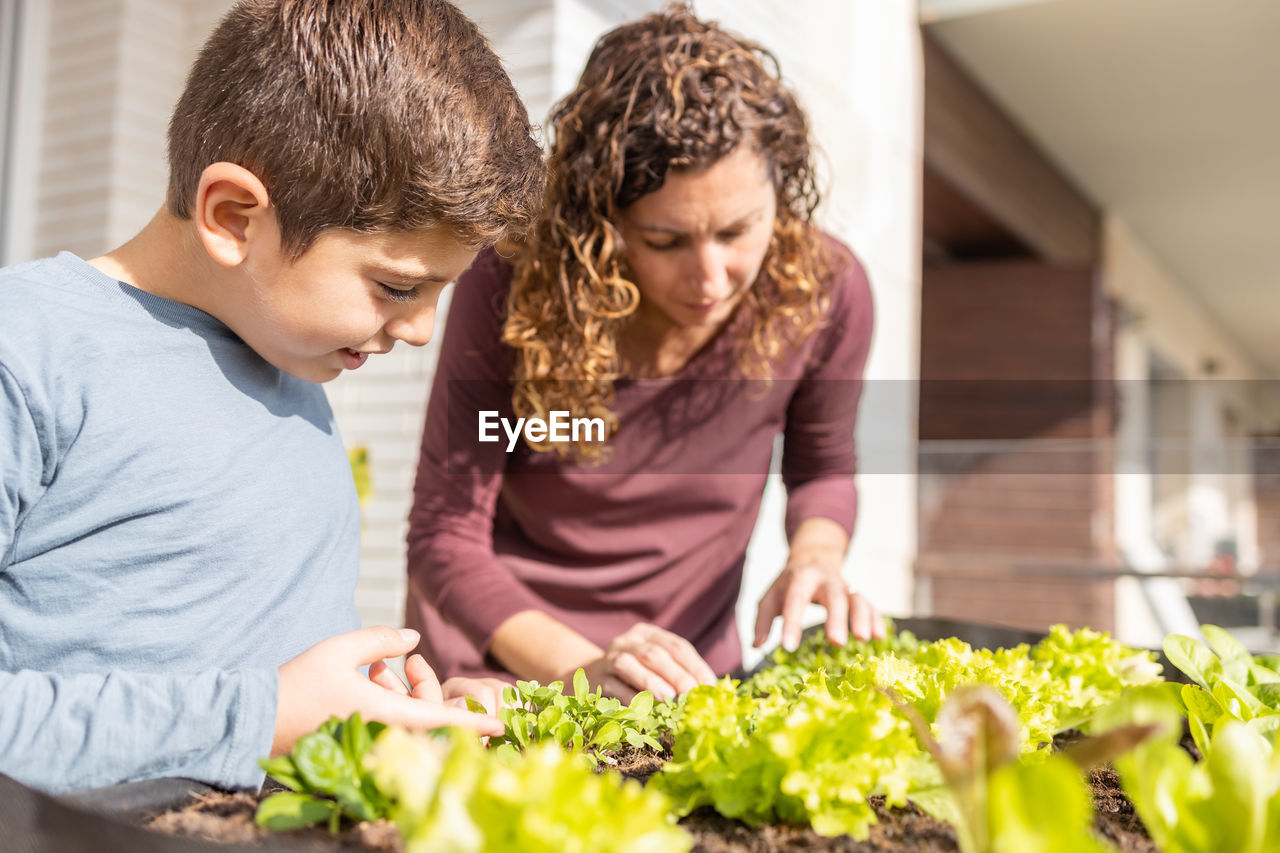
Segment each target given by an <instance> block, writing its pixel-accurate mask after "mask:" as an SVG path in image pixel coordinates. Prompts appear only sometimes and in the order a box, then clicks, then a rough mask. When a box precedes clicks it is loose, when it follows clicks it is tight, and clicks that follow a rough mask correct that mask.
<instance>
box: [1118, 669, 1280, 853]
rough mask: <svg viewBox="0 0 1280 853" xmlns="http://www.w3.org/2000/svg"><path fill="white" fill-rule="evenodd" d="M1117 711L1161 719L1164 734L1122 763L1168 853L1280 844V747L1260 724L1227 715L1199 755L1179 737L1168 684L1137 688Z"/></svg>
mask: <svg viewBox="0 0 1280 853" xmlns="http://www.w3.org/2000/svg"><path fill="white" fill-rule="evenodd" d="M1202 662H1204V661H1202ZM1109 714H1110V717H1111V718H1113V719H1122V720H1139V721H1150V722H1156V723H1159V724H1160V727H1161V734H1160V735H1159V736H1157V737H1155V738H1152V739H1151V740H1150V741H1148V742H1146V743H1143V744H1141V745H1139V746H1138V747H1137V748H1136V749H1134V750H1133V752H1131V753H1129V754H1127V755H1124V756H1121V757H1120V758H1118V759H1116V761H1115V766H1116V770H1117V771H1118V772H1119V774H1120V779H1121V784H1122V785H1123V787H1124V790H1125V793H1126V794H1127V795H1128V796H1129V799H1130V800H1131V801H1132V802H1133V805H1134V808H1135V810H1136V811H1137V813H1138V816H1139V817H1141V818H1142V822H1143V824H1144V825H1145V826H1146V827H1147V831H1148V832H1149V833H1150V835H1151V838H1152V840H1154V841H1155V843H1156V844H1157V845H1158V846H1159V848H1160V850H1161V851H1162V853H1272V852H1273V851H1276V850H1280V752H1277V751H1276V750H1275V749H1274V748H1273V747H1272V745H1271V743H1270V742H1269V741H1268V740H1267V739H1266V738H1265V737H1263V736H1262V735H1261V734H1260V733H1258V732H1257V731H1256V730H1255V729H1254V728H1251V727H1250V726H1249V725H1248V724H1246V723H1245V722H1242V721H1241V720H1239V719H1237V718H1234V717H1231V718H1228V719H1224V720H1221V721H1219V722H1218V723H1217V724H1216V725H1215V726H1214V727H1213V729H1212V731H1211V732H1209V733H1208V734H1207V735H1206V737H1207V740H1206V741H1205V745H1204V747H1203V749H1202V750H1201V751H1202V754H1203V760H1201V761H1196V760H1195V759H1193V758H1192V757H1191V755H1190V754H1189V753H1188V752H1187V751H1186V750H1185V749H1183V748H1182V747H1181V746H1180V745H1179V738H1180V736H1181V733H1182V716H1181V714H1180V709H1179V706H1178V702H1177V699H1176V698H1175V697H1173V696H1171V695H1170V694H1169V692H1168V691H1163V690H1146V691H1135V692H1133V693H1131V694H1129V695H1127V696H1126V697H1124V698H1123V699H1122V700H1121V701H1120V702H1119V703H1117V705H1116V706H1115V707H1114V708H1113V709H1111V711H1110V712H1109ZM1100 722H1101V721H1100Z"/></svg>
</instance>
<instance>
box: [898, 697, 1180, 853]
mask: <svg viewBox="0 0 1280 853" xmlns="http://www.w3.org/2000/svg"><path fill="white" fill-rule="evenodd" d="M885 692H886V694H887V695H889V696H890V698H891V699H893V700H894V702H895V705H897V707H898V710H899V711H900V712H901V713H902V714H903V715H904V716H906V717H907V718H908V719H909V720H911V723H912V725H913V726H914V727H915V729H916V733H917V736H918V737H919V738H920V741H921V743H923V744H924V746H925V748H926V749H927V750H928V751H929V754H930V755H932V756H933V758H934V760H935V761H936V762H937V765H938V769H939V770H940V772H941V776H942V780H943V784H942V785H941V786H939V787H938V788H935V789H933V790H929V791H922V792H917V793H915V794H913V795H912V797H911V799H912V800H913V801H914V802H916V803H917V804H918V805H921V806H922V807H923V808H925V810H926V811H928V812H929V813H930V814H933V815H934V816H935V817H938V818H940V819H942V820H946V821H947V822H949V823H951V824H953V825H954V826H955V827H956V835H957V839H958V841H959V844H960V849H961V851H963V853H1022V851H1027V850H1035V851H1039V853H1107V851H1113V850H1114V848H1112V847H1110V846H1109V845H1107V844H1105V843H1104V842H1102V841H1100V840H1099V839H1098V838H1096V837H1095V836H1094V834H1093V832H1092V829H1091V824H1092V818H1093V809H1092V804H1091V800H1090V795H1089V790H1088V788H1087V787H1086V785H1085V783H1084V780H1083V778H1082V776H1081V770H1082V769H1086V768H1088V767H1091V766H1094V765H1096V764H1099V763H1102V762H1104V761H1107V760H1109V759H1110V758H1112V757H1113V756H1115V755H1117V754H1120V753H1122V752H1124V751H1125V750H1128V749H1131V748H1132V747H1133V746H1134V745H1135V744H1137V743H1139V742H1141V741H1142V740H1143V739H1145V738H1147V737H1149V736H1150V735H1151V733H1152V732H1153V731H1154V729H1155V727H1154V726H1148V725H1125V726H1120V727H1117V728H1115V729H1113V730H1112V731H1110V732H1108V733H1107V734H1106V735H1103V736H1100V737H1093V738H1087V739H1085V740H1083V741H1081V742H1080V743H1078V744H1077V745H1076V746H1074V747H1073V748H1072V749H1071V750H1070V751H1068V752H1065V753H1052V754H1048V755H1045V756H1043V757H1039V758H1038V760H1031V756H1027V755H1024V754H1021V753H1020V751H1019V728H1020V727H1019V723H1018V718H1017V715H1016V713H1015V711H1014V709H1013V707H1012V706H1011V705H1009V703H1008V702H1007V701H1006V700H1005V699H1004V697H1003V696H1002V695H1001V694H1000V693H999V692H998V691H997V690H995V689H994V688H992V687H989V686H985V685H974V686H966V687H960V688H958V689H956V690H954V691H953V692H952V693H951V694H950V695H949V696H948V697H947V700H946V702H945V703H944V704H943V706H942V709H941V711H940V712H939V713H938V717H937V720H936V722H935V723H934V725H933V726H932V727H930V726H929V725H928V724H927V723H926V722H925V720H924V718H923V717H922V716H920V714H919V713H918V712H917V711H916V710H915V709H914V708H912V707H911V706H910V705H908V704H906V703H905V702H904V701H902V700H901V699H900V698H898V697H897V696H896V695H894V694H893V693H892V691H888V690H886V691H885ZM935 732H936V734H937V736H936V737H935V736H934V735H935Z"/></svg>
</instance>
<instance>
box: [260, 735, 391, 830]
mask: <svg viewBox="0 0 1280 853" xmlns="http://www.w3.org/2000/svg"><path fill="white" fill-rule="evenodd" d="M384 728H385V726H383V725H382V723H365V722H364V721H363V720H362V719H361V718H360V715H359V714H358V713H357V714H353V715H351V717H350V718H349V719H347V720H340V719H338V718H337V717H331V718H330V719H329V720H328V722H326V723H324V724H323V725H321V726H320V728H319V729H318V730H317V731H315V732H312V733H311V734H309V735H304V736H303V737H301V738H299V739H298V741H297V743H295V744H294V747H293V751H292V752H291V753H290V754H289V755H282V756H279V757H277V758H272V759H264V760H262V761H261V762H259V763H260V764H261V765H262V769H263V770H265V771H266V772H267V775H269V776H270V777H271V778H273V779H275V780H276V781H277V782H279V783H280V784H282V785H284V786H285V787H286V788H288V789H289V790H288V791H282V792H280V793H277V794H272V795H271V796H269V797H267V798H266V799H265V800H263V801H262V803H261V805H259V806H258V810H257V812H256V814H255V815H254V821H255V822H256V823H257V824H258V825H259V826H263V827H266V828H267V829H272V830H290V829H297V828H299V827H303V826H311V825H314V824H321V823H327V824H328V825H329V829H330V831H331V832H334V833H336V832H337V831H338V829H339V826H340V823H341V820H342V818H343V817H346V818H348V819H350V820H354V821H361V820H376V819H378V818H380V817H385V816H386V815H387V810H388V808H389V807H390V803H389V802H388V801H387V798H386V797H385V796H383V795H382V793H381V792H380V791H379V790H378V787H377V786H376V785H375V784H374V782H373V779H372V778H371V777H370V776H369V774H368V773H367V772H366V771H365V769H364V759H365V756H366V755H367V754H368V752H369V748H370V746H371V745H372V744H373V740H374V738H376V737H377V736H378V735H379V734H380V733H381V732H382V730H383V729H384Z"/></svg>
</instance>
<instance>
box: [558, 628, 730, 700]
mask: <svg viewBox="0 0 1280 853" xmlns="http://www.w3.org/2000/svg"><path fill="white" fill-rule="evenodd" d="M583 669H584V670H585V671H586V675H587V681H588V682H590V683H591V684H592V685H597V684H598V685H601V686H602V688H603V691H604V693H605V695H608V696H615V697H617V698H618V699H621V700H622V701H624V702H630V701H631V699H632V697H634V696H635V695H636V694H637V693H639V692H640V691H641V690H648V691H649V692H650V693H652V694H653V695H654V696H655V697H656V698H657V699H659V700H661V701H668V700H670V699H674V698H675V697H676V695H677V694H680V693H687V692H688V691H690V690H692V689H693V688H695V687H697V686H698V685H699V684H715V681H716V674H715V672H713V671H712V669H711V667H709V666H707V662H706V661H704V660H703V659H702V657H701V656H700V655H699V654H698V652H697V650H695V649H694V647H693V644H692V643H690V642H689V641H688V640H686V639H685V638H684V637H681V636H679V635H678V634H673V633H672V632H670V631H667V630H664V629H662V628H659V627H658V626H656V625H649V624H647V623H644V622H641V623H639V624H637V625H633V626H632V627H631V628H629V629H628V630H627V631H625V632H623V633H622V634H619V635H618V636H617V637H614V639H613V642H612V643H610V644H609V648H607V649H605V651H604V654H603V655H601V656H600V657H598V658H596V659H595V660H592V661H590V662H589V663H587V664H586V665H584V666H583ZM564 682H565V684H566V685H568V684H572V683H573V673H572V672H570V673H568V675H567V677H565V678H564Z"/></svg>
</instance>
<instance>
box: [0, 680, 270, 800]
mask: <svg viewBox="0 0 1280 853" xmlns="http://www.w3.org/2000/svg"><path fill="white" fill-rule="evenodd" d="M277 678H278V676H277V673H276V670H274V669H272V668H270V667H263V668H254V669H246V670H235V671H208V672H197V673H184V674H182V675H168V674H151V673H130V672H108V673H105V674H104V673H77V674H70V675H60V674H51V673H40V672H31V671H27V670H24V671H21V672H6V673H0V697H2V698H0V771H3V772H4V773H6V774H8V775H9V776H12V777H13V778H15V779H17V780H18V781H20V782H23V783H24V784H27V785H30V786H32V787H34V788H40V789H43V790H46V791H49V792H52V793H61V792H65V791H72V790H77V789H82V788H96V787H99V786H102V785H113V784H116V783H118V782H130V781H134V780H138V779H153V778H158V777H161V776H181V777H185V778H189V779H196V780H198V781H201V782H206V783H208V784H211V785H216V786H219V787H224V788H257V787H259V786H260V785H261V784H262V780H263V772H262V769H261V768H260V767H259V766H258V759H259V758H265V757H266V756H267V755H268V754H269V753H270V751H271V741H272V737H273V734H274V729H275V712H276V692H277V688H278V684H277Z"/></svg>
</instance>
